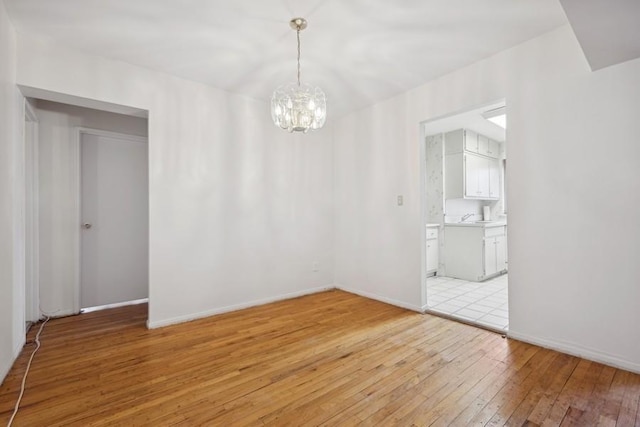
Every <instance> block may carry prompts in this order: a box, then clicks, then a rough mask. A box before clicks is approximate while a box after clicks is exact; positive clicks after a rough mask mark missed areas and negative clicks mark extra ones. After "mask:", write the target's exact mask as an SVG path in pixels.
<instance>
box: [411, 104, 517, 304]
mask: <svg viewBox="0 0 640 427" xmlns="http://www.w3.org/2000/svg"><path fill="white" fill-rule="evenodd" d="M500 103H502V104H504V106H505V108H508V102H507V99H506V98H499V99H496V100H493V101H487V102H483V103H480V104H476V105H470V106H467V107H466V108H462V109H459V110H454V111H450V112H448V113H446V114H442V115H439V116H434V117H431V118H426V119H423V120H421V121H420V122H418V147H419V153H420V218H421V222H420V229H421V230H420V265H421V269H420V274H421V276H420V294H421V297H422V301H421V302H422V306H421V310H422V312H423V313H430V312H431V311H430V310H429V304H428V301H427V259H426V256H427V236H426V232H425V225H426V224H427V222H428V221H427V219H428V216H429V215H428V203H429V201H428V200H427V181H428V176H427V174H428V172H427V148H426V137H427V136H428V135H427V132H426V130H425V125H427V124H429V123H434V122H438V121H440V120H443V119H446V118H449V117H453V116H457V115H460V114H464V113H466V112H469V111H472V110H476V109H480V108H484V107H488V106H490V105H494V104H500ZM505 133H506V135H507V140H509V131H508V130H505ZM505 181H506V176H505V177H504V180H503V182H502V184H501V185H503V186H504V182H505ZM445 185H446V183H445ZM505 190H506V189H505V188H504V187H503V197H504V198H505V199H506V197H507V194H506V191H505ZM443 197H444V195H443ZM442 238H443V234H442V233H439V242H442V240H441V239H442ZM444 239H445V244H446V235H444ZM440 244H442V243H440ZM508 248H509V242H508V235H507V250H508ZM507 257H508V255H507ZM445 270H446V268H445ZM508 287H510V285H508Z"/></svg>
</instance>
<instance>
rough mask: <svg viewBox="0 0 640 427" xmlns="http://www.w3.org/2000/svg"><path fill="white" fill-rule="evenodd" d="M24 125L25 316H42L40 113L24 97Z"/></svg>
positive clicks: (30, 318)
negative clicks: (38, 114)
mask: <svg viewBox="0 0 640 427" xmlns="http://www.w3.org/2000/svg"><path fill="white" fill-rule="evenodd" d="M23 118H24V122H23V129H22V132H23V134H22V140H23V147H22V149H23V154H24V183H23V185H24V264H25V265H24V269H25V271H24V274H25V277H24V279H25V280H24V304H25V313H24V315H25V320H26V321H27V322H36V321H38V320H39V319H40V315H41V313H40V225H39V220H40V214H39V194H40V190H39V189H40V186H39V182H38V179H39V173H38V172H39V166H38V153H39V147H38V143H39V137H38V116H37V115H36V112H35V110H34V108H33V106H32V105H31V104H30V103H29V101H28V100H27V99H26V98H24V116H23Z"/></svg>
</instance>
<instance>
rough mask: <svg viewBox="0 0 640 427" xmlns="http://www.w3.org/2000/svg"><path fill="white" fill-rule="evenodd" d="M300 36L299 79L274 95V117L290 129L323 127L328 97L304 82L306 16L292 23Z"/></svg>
mask: <svg viewBox="0 0 640 427" xmlns="http://www.w3.org/2000/svg"><path fill="white" fill-rule="evenodd" d="M289 25H290V26H291V28H293V29H294V30H296V33H297V39H298V81H297V82H295V83H288V84H285V85H282V86H280V87H278V88H277V89H276V90H275V91H274V92H273V96H272V97H271V118H272V119H273V123H275V125H276V126H278V127H280V128H282V129H286V130H288V131H289V132H304V133H307V132H308V131H309V130H316V129H320V128H321V127H322V126H324V123H325V121H326V119H327V99H326V97H325V94H324V92H323V91H322V89H320V88H319V87H315V86H312V85H310V84H307V83H300V31H301V30H304V29H305V28H306V27H307V21H306V20H305V19H304V18H294V19H292V20H291V22H290V23H289Z"/></svg>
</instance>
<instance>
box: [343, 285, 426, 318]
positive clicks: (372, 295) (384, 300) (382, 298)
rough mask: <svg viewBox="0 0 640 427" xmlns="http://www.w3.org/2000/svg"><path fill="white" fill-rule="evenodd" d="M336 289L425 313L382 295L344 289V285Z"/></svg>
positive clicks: (410, 305)
mask: <svg viewBox="0 0 640 427" xmlns="http://www.w3.org/2000/svg"><path fill="white" fill-rule="evenodd" d="M336 289H340V290H341V291H345V292H349V293H350V294H356V295H360V296H361V297H365V298H369V299H374V300H376V301H380V302H384V303H386V304H391V305H395V306H396V307H401V308H406V309H407V310H411V311H416V312H418V313H424V311H423V309H422V307H420V306H418V305H413V304H407V303H406V302H402V301H398V300H395V299H392V298H387V297H383V296H381V295H376V294H372V293H370V292H364V291H360V290H356V289H351V288H347V287H344V286H342V285H336Z"/></svg>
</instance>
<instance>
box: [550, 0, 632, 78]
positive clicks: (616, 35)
mask: <svg viewBox="0 0 640 427" xmlns="http://www.w3.org/2000/svg"><path fill="white" fill-rule="evenodd" d="M560 2H561V4H562V6H563V8H564V10H565V12H566V14H567V16H568V18H569V20H570V21H571V27H572V28H573V31H574V33H575V34H576V37H577V38H578V41H579V42H580V45H581V46H582V50H583V52H584V54H585V56H586V57H587V61H589V66H590V67H591V69H592V70H593V71H595V70H599V69H601V68H605V67H608V66H610V65H615V64H618V63H620V62H625V61H629V60H632V59H636V58H638V57H640V1H639V0H560Z"/></svg>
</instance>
